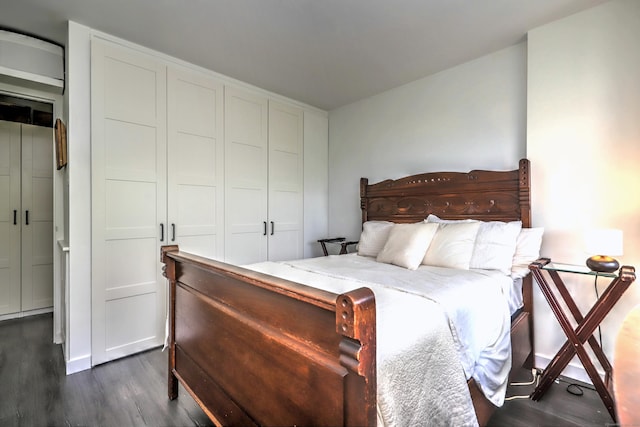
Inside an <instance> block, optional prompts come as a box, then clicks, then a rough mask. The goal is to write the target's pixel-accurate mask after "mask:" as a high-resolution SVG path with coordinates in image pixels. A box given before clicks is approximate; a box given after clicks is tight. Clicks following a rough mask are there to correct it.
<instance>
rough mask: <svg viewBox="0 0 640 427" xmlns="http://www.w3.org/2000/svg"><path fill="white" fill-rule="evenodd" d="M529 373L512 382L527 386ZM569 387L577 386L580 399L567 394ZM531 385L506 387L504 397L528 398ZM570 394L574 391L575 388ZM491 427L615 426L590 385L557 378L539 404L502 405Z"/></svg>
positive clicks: (521, 372) (520, 373)
mask: <svg viewBox="0 0 640 427" xmlns="http://www.w3.org/2000/svg"><path fill="white" fill-rule="evenodd" d="M531 379H532V374H531V371H528V370H526V369H521V370H519V371H518V373H517V376H516V378H515V379H514V382H529V381H531ZM569 384H579V385H580V389H581V390H582V392H583V395H582V396H576V395H574V394H571V393H569V392H568V391H567V386H569ZM534 388H535V386H534V385H526V386H511V385H510V386H509V388H508V389H507V397H509V396H519V395H529V394H531V393H532V392H533V390H534ZM571 389H572V390H574V391H575V390H576V389H575V388H574V387H572V388H571ZM488 425H489V426H491V427H526V426H545V427H546V426H553V427H555V426H562V427H573V426H576V427H578V426H579V427H586V426H600V427H602V426H614V425H616V424H615V423H614V422H613V420H612V419H611V417H610V415H609V411H607V408H606V407H605V406H604V403H602V400H600V396H598V393H597V392H596V391H595V390H594V389H593V386H591V385H589V384H583V383H580V382H578V381H573V380H570V379H565V378H562V377H561V378H560V381H557V382H556V383H554V384H553V385H552V386H551V388H549V390H548V391H547V392H546V393H545V394H544V396H542V399H540V400H539V401H538V402H534V401H533V400H531V399H514V400H509V401H505V403H504V405H503V406H502V407H501V408H499V409H498V410H497V411H496V412H495V413H494V414H493V416H492V417H491V419H490V420H489V423H488Z"/></svg>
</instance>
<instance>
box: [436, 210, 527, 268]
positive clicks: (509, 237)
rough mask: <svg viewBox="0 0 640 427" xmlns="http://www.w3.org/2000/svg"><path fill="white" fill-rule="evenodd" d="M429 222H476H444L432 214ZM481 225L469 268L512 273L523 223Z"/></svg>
mask: <svg viewBox="0 0 640 427" xmlns="http://www.w3.org/2000/svg"><path fill="white" fill-rule="evenodd" d="M427 222H436V223H445V224H450V223H468V222H474V220H470V219H466V220H465V219H463V220H444V219H440V218H438V217H437V216H435V215H433V214H430V215H429V216H428V217H427ZM476 222H479V223H480V228H479V229H478V235H477V237H476V241H475V244H474V247H473V254H472V255H471V261H470V262H469V268H481V269H484V270H499V271H502V272H503V273H504V274H510V273H511V266H512V263H513V255H514V254H515V251H516V241H517V239H518V235H519V234H520V230H521V229H522V221H511V222H502V221H476Z"/></svg>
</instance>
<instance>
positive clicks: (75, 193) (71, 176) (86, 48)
mask: <svg viewBox="0 0 640 427" xmlns="http://www.w3.org/2000/svg"><path fill="white" fill-rule="evenodd" d="M89 40H90V29H89V28H87V27H85V26H82V25H79V24H76V23H74V22H69V31H68V41H67V51H66V56H67V88H66V92H65V105H66V109H67V120H68V123H67V142H68V148H67V159H68V164H67V169H68V180H69V206H68V212H69V230H68V237H67V239H68V244H69V247H70V251H69V257H70V259H69V284H68V286H69V294H68V295H67V296H66V299H67V304H66V307H67V310H69V313H68V316H69V323H68V325H67V327H66V340H67V341H66V343H65V348H66V349H67V350H68V354H65V358H66V365H67V366H66V369H67V374H72V373H74V372H77V371H81V370H84V369H88V368H90V367H91V102H90V90H91V72H90V64H91V60H90V59H91V49H90V44H89Z"/></svg>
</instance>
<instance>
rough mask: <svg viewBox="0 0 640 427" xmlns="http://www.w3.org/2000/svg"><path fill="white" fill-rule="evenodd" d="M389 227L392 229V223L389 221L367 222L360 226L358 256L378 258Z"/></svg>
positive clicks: (387, 235)
mask: <svg viewBox="0 0 640 427" xmlns="http://www.w3.org/2000/svg"><path fill="white" fill-rule="evenodd" d="M391 227H393V223H392V222H389V221H367V222H365V223H364V224H362V233H361V234H360V241H359V242H358V255H362V256H373V257H375V256H378V253H379V252H380V251H381V250H382V248H383V247H384V244H385V243H386V242H387V238H388V237H389V231H390V230H391Z"/></svg>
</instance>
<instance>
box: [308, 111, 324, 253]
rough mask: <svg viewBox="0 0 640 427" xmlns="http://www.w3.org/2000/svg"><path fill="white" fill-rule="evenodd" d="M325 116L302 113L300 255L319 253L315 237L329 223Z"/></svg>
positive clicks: (319, 234) (321, 235) (314, 113)
mask: <svg viewBox="0 0 640 427" xmlns="http://www.w3.org/2000/svg"><path fill="white" fill-rule="evenodd" d="M328 141H329V119H328V117H327V115H326V114H324V113H323V114H319V113H316V112H311V111H305V113H304V257H305V258H311V257H316V256H321V255H322V249H321V248H320V245H319V244H318V243H317V240H318V239H324V238H325V237H327V233H328V229H329V225H328V222H329V221H328V214H329V199H328V194H329V178H328V170H329V165H328V163H329V150H328Z"/></svg>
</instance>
